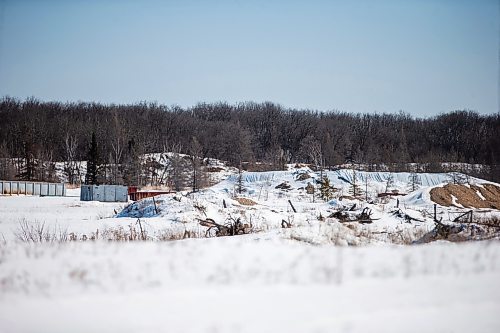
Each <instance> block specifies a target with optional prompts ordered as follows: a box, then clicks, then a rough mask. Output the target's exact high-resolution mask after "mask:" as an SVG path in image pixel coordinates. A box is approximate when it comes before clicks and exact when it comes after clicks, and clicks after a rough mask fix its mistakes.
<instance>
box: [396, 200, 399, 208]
mask: <svg viewBox="0 0 500 333" xmlns="http://www.w3.org/2000/svg"><path fill="white" fill-rule="evenodd" d="M396 208H399V199H396Z"/></svg>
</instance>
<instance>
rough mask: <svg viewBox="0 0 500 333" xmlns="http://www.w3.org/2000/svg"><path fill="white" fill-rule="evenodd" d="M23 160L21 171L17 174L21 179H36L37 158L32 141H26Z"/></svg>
mask: <svg viewBox="0 0 500 333" xmlns="http://www.w3.org/2000/svg"><path fill="white" fill-rule="evenodd" d="M23 148H24V151H23V153H24V154H23V155H24V156H23V162H22V166H21V170H20V173H19V174H18V175H17V176H18V177H19V179H21V180H35V179H36V176H35V175H36V170H37V160H36V159H35V154H34V153H33V145H32V144H31V143H30V142H25V143H24V147H23Z"/></svg>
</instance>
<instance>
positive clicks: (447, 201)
mask: <svg viewBox="0 0 500 333" xmlns="http://www.w3.org/2000/svg"><path fill="white" fill-rule="evenodd" d="M430 194H431V200H432V201H434V202H435V203H437V204H439V205H442V206H447V207H449V206H457V207H460V206H459V205H462V206H463V207H465V208H493V209H500V187H499V186H497V185H494V184H481V185H457V184H447V185H445V186H443V187H436V188H433V189H432V190H431V192H430ZM453 197H454V198H453Z"/></svg>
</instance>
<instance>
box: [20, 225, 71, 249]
mask: <svg viewBox="0 0 500 333" xmlns="http://www.w3.org/2000/svg"><path fill="white" fill-rule="evenodd" d="M14 236H15V238H16V239H17V240H18V241H21V242H24V243H47V242H49V243H52V242H65V241H68V240H69V235H68V231H67V230H66V229H60V228H58V227H57V226H54V227H53V228H52V229H50V228H49V227H46V226H45V222H38V221H34V222H29V221H28V220H26V219H22V220H21V221H19V227H18V228H17V230H16V231H15V232H14Z"/></svg>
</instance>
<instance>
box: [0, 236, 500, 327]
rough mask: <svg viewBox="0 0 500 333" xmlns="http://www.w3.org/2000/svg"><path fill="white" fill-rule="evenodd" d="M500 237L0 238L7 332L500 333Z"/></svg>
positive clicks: (0, 319)
mask: <svg viewBox="0 0 500 333" xmlns="http://www.w3.org/2000/svg"><path fill="white" fill-rule="evenodd" d="M499 279H500V244H499V243H498V242H496V241H495V242H475V243H461V244H456V243H432V244H427V245H418V246H369V247H347V248H344V247H335V246H332V245H326V246H319V247H313V246H310V245H307V244H305V243H301V242H293V241H286V240H278V239H276V238H274V237H267V236H266V235H250V236H241V237H227V238H212V239H187V240H181V241H175V242H133V243H106V242H96V243H89V242H87V243H82V242H74V243H64V244H36V245H33V244H31V245H29V244H16V245H12V246H7V247H6V246H2V247H1V248H0V332H40V331H44V332H68V331H71V332H96V331H98V332H144V331H150V332H332V331H340V332H366V331H375V332H422V331H425V332H471V331H473V332H497V331H498V328H499V327H500V317H498V311H499V310H500V289H499V288H497V284H498V281H499Z"/></svg>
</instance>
